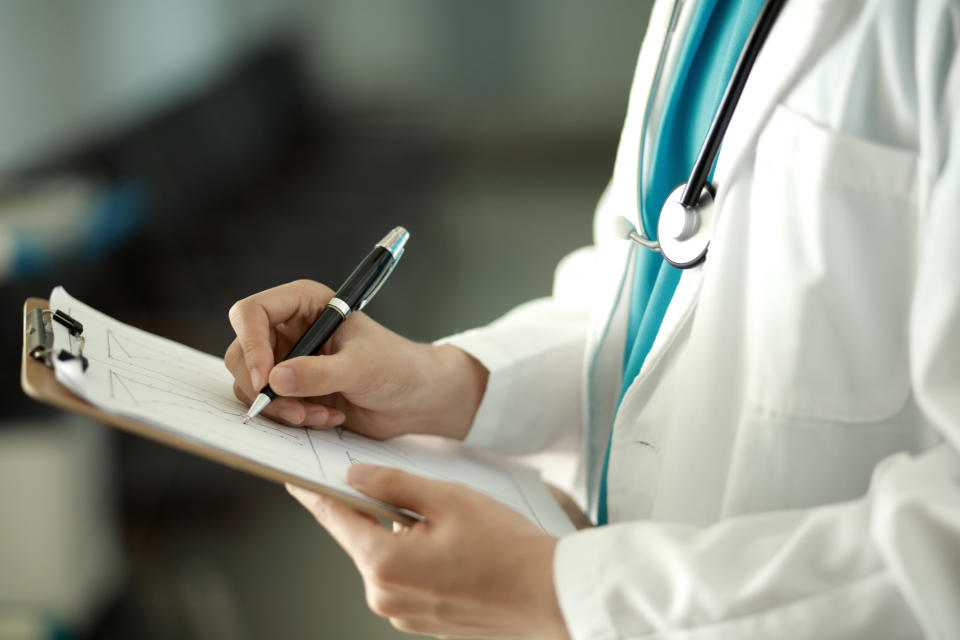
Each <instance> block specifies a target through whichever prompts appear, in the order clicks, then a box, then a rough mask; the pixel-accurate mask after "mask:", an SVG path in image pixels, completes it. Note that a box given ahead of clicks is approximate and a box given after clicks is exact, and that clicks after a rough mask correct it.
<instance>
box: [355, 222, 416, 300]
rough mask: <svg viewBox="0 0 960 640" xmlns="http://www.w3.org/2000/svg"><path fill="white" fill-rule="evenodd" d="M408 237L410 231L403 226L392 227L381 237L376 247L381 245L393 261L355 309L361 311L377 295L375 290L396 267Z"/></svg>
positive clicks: (378, 289)
mask: <svg viewBox="0 0 960 640" xmlns="http://www.w3.org/2000/svg"><path fill="white" fill-rule="evenodd" d="M409 239H410V233H409V232H408V231H407V230H406V229H404V228H403V227H394V228H393V229H391V230H390V233H388V234H387V235H385V236H384V237H383V240H381V241H380V242H378V243H377V246H378V247H383V248H384V249H386V250H387V251H389V252H390V254H391V255H392V256H393V261H392V262H391V263H390V266H388V267H387V268H386V269H384V270H383V273H381V274H380V277H379V278H377V281H376V282H375V283H374V285H373V286H372V287H370V292H369V293H367V295H365V296H364V297H363V299H361V300H360V305H359V306H358V307H357V311H361V310H362V309H363V308H364V307H365V306H367V304H368V303H369V302H370V301H371V300H373V296H375V295H377V291H380V287H382V286H383V283H384V282H386V281H387V278H389V277H390V274H391V273H393V270H394V269H395V268H396V266H397V263H398V262H400V257H401V256H402V255H403V250H404V246H405V245H406V244H407V240H409Z"/></svg>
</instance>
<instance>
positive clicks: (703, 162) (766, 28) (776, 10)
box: [680, 0, 785, 207]
mask: <svg viewBox="0 0 960 640" xmlns="http://www.w3.org/2000/svg"><path fill="white" fill-rule="evenodd" d="M784 2H785V0H768V2H767V3H766V4H764V5H763V8H762V9H760V15H759V16H758V17H757V20H756V22H754V24H753V27H752V28H751V29H750V34H749V35H748V36H747V44H746V46H745V47H744V48H743V51H741V52H740V57H739V58H738V59H737V64H736V66H735V67H734V71H733V75H732V76H731V78H730V82H729V83H728V84H727V88H726V89H725V90H724V92H723V97H722V98H721V99H720V108H719V109H717V113H716V115H714V117H713V122H711V123H710V129H709V130H708V131H707V137H706V138H704V140H703V146H701V147H700V153H699V154H697V160H696V162H694V163H693V169H692V170H691V172H690V177H689V178H688V179H687V183H686V186H685V187H684V189H683V195H682V196H680V204H682V205H683V206H684V207H692V206H694V205H695V204H697V202H698V200H699V199H700V193H701V192H702V191H703V188H704V186H705V185H706V184H707V177H708V176H709V175H710V169H711V168H712V167H713V163H714V161H715V160H716V158H717V154H718V153H719V152H720V144H721V143H722V142H723V137H724V135H726V133H727V126H728V125H729V124H730V119H731V118H733V112H734V110H735V109H736V108H737V103H738V102H739V101H740V95H741V94H742V93H743V88H744V86H746V84H747V79H748V78H749V77H750V71H752V70H753V64H754V63H755V62H756V61H757V57H758V56H759V55H760V49H761V48H762V47H763V43H764V42H766V40H767V36H768V35H770V31H771V29H773V25H774V23H775V22H776V20H777V16H778V15H779V14H780V9H782V8H783V4H784Z"/></svg>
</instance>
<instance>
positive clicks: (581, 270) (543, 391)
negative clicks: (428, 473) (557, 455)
mask: <svg viewBox="0 0 960 640" xmlns="http://www.w3.org/2000/svg"><path fill="white" fill-rule="evenodd" d="M595 254H596V252H595V249H594V248H593V247H585V248H583V249H579V250H577V251H575V252H573V253H572V254H570V255H568V256H567V257H565V258H564V259H563V260H562V261H561V262H560V263H559V265H558V266H557V269H556V273H555V276H554V287H553V294H552V295H551V296H550V297H548V298H541V299H538V300H533V301H531V302H527V303H525V304H522V305H520V306H519V307H516V308H515V309H513V310H511V311H509V312H508V313H507V314H506V315H504V316H503V317H501V318H500V319H498V320H496V321H494V322H493V323H491V324H490V325H488V326H485V327H481V328H478V329H472V330H470V331H466V332H463V333H460V334H457V335H454V336H450V337H448V338H445V339H443V340H440V341H438V343H441V344H443V343H448V344H452V345H454V346H457V347H459V348H461V349H463V350H464V351H466V352H467V353H469V354H470V355H472V356H473V357H474V358H476V359H477V360H478V361H479V362H480V363H481V364H483V365H484V366H485V367H486V368H487V370H488V371H489V372H490V374H489V378H488V380H487V388H486V391H485V393H484V396H483V400H482V401H481V403H480V407H479V408H478V410H477V414H476V416H475V418H474V421H473V425H472V426H471V428H470V432H469V434H468V436H467V438H466V439H465V443H466V444H467V445H469V446H473V447H480V448H485V449H493V450H497V451H500V452H502V453H508V454H526V453H533V452H539V451H543V450H544V449H546V448H548V447H551V446H552V447H553V448H554V449H558V450H574V449H576V448H577V447H578V446H579V444H580V440H579V428H580V415H581V411H580V371H581V366H582V361H583V353H584V348H585V347H584V344H585V336H586V331H587V326H588V321H589V315H590V307H589V305H588V304H587V301H588V299H589V297H588V296H587V295H585V288H586V287H587V283H589V281H590V279H591V278H592V277H594V275H595Z"/></svg>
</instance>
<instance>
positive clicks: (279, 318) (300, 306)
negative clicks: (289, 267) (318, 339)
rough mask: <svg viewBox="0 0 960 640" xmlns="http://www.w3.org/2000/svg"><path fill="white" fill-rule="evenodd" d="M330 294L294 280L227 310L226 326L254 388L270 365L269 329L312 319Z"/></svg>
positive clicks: (309, 284) (325, 290) (315, 283)
mask: <svg viewBox="0 0 960 640" xmlns="http://www.w3.org/2000/svg"><path fill="white" fill-rule="evenodd" d="M331 295H333V294H332V291H331V290H330V289H329V288H328V287H325V286H323V285H321V284H319V283H317V282H311V281H308V280H298V281H296V282H291V283H288V284H285V285H281V286H279V287H274V288H272V289H267V290H266V291H262V292H260V293H257V294H254V295H252V296H250V297H247V298H244V299H243V300H240V301H239V302H236V303H235V304H234V305H233V306H232V307H230V312H229V314H228V315H229V317H230V325H231V326H232V327H233V329H234V331H235V332H236V334H237V342H238V343H239V344H240V350H241V352H242V353H243V359H244V363H245V364H246V367H247V370H248V371H249V373H250V380H251V383H252V385H253V387H254V388H255V389H260V388H262V387H263V385H264V383H265V382H266V376H267V372H269V371H270V369H271V368H272V367H273V365H274V354H273V347H272V343H271V335H272V331H271V330H272V329H273V328H274V327H276V326H277V325H279V324H281V323H284V322H287V321H288V320H290V319H291V318H293V317H295V316H298V315H299V316H301V317H306V318H314V317H316V315H317V313H319V310H320V309H322V308H323V305H325V304H326V303H327V302H328V301H329V300H330V296H331Z"/></svg>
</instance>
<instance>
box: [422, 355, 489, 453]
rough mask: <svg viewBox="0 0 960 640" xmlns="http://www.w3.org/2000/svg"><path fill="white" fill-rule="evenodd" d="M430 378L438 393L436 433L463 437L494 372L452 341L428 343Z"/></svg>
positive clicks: (458, 438) (457, 438)
mask: <svg viewBox="0 0 960 640" xmlns="http://www.w3.org/2000/svg"><path fill="white" fill-rule="evenodd" d="M428 354H429V356H428V357H429V360H430V364H429V365H428V367H427V368H428V370H429V371H430V372H431V375H430V378H431V379H430V380H429V382H428V384H429V387H428V388H430V389H432V390H434V392H435V393H436V394H437V397H436V398H435V401H436V407H437V409H438V411H437V415H436V418H437V420H436V425H435V429H434V430H433V433H434V434H435V435H442V436H444V437H447V438H453V439H456V440H463V439H464V438H465V437H466V436H467V433H468V432H469V431H470V427H471V426H472V425H473V418H474V416H476V414H477V409H478V408H479V407H480V402H481V401H482V400H483V394H484V393H485V392H486V389H487V378H488V377H489V375H490V373H489V371H487V368H486V367H484V366H483V365H482V364H481V363H480V362H479V361H478V360H477V359H476V358H474V357H473V356H471V355H470V354H468V353H467V352H466V351H463V350H462V349H460V348H458V347H455V346H453V345H450V344H441V345H428Z"/></svg>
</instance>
